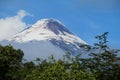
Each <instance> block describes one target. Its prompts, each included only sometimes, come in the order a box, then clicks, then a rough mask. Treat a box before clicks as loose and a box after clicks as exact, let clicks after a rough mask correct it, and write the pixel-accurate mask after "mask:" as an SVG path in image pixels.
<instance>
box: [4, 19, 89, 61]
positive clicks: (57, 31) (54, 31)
mask: <svg viewBox="0 0 120 80" xmlns="http://www.w3.org/2000/svg"><path fill="white" fill-rule="evenodd" d="M2 44H3V45H7V44H11V45H13V46H14V47H15V48H16V49H21V50H23V52H24V55H25V56H24V58H25V59H27V60H34V59H35V58H37V57H39V58H47V57H49V56H50V55H53V56H54V57H55V58H57V59H58V58H60V57H62V56H63V55H64V54H65V53H66V52H70V53H71V54H72V55H76V54H78V53H80V51H81V48H80V47H79V46H80V45H83V44H87V43H86V42H85V41H83V40H82V39H81V38H79V37H78V36H76V35H75V34H73V33H72V32H71V31H69V30H68V29H67V28H66V27H65V25H64V24H63V23H62V22H60V21H59V20H56V19H41V20H39V21H37V22H36V23H35V24H33V25H32V26H30V27H28V28H26V29H25V30H23V31H21V32H20V33H17V34H16V35H14V37H13V38H11V39H9V40H4V41H2Z"/></svg>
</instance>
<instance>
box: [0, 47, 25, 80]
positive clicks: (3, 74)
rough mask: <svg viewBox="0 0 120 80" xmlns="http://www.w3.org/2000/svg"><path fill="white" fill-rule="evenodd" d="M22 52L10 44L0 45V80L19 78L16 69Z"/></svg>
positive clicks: (18, 66) (17, 79)
mask: <svg viewBox="0 0 120 80" xmlns="http://www.w3.org/2000/svg"><path fill="white" fill-rule="evenodd" d="M22 58H23V52H22V51H21V50H20V49H17V50H16V49H14V48H13V47H12V46H11V45H8V46H1V45H0V80H13V79H16V80H19V79H20V78H18V74H17V71H18V70H19V69H20V68H21V63H22Z"/></svg>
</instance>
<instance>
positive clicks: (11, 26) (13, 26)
mask: <svg viewBox="0 0 120 80" xmlns="http://www.w3.org/2000/svg"><path fill="white" fill-rule="evenodd" d="M27 15H29V13H27V12H26V11H24V10H19V11H18V12H17V15H15V16H12V17H6V18H1V19H0V41H1V40H4V39H9V38H11V37H12V36H13V35H15V34H16V33H17V32H20V31H21V30H23V29H24V28H25V27H26V26H27V24H26V23H25V22H23V21H22V19H23V18H24V17H25V16H27Z"/></svg>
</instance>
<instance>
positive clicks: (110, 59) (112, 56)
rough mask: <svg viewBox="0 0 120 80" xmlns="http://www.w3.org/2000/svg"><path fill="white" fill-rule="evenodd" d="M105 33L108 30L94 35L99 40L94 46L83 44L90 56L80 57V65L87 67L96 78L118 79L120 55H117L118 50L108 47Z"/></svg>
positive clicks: (105, 79)
mask: <svg viewBox="0 0 120 80" xmlns="http://www.w3.org/2000/svg"><path fill="white" fill-rule="evenodd" d="M107 35H108V32H106V33H104V34H102V35H100V36H97V37H95V38H96V39H98V40H99V42H98V43H95V44H94V46H87V47H86V45H85V46H84V49H86V50H88V52H89V55H90V58H87V59H81V63H82V64H81V66H83V67H84V68H85V69H89V70H90V71H91V72H92V73H93V74H94V75H95V77H96V79H97V80H119V79H120V63H119V62H120V57H118V56H117V54H118V52H119V50H117V49H111V48H110V47H108V45H107V42H108V41H107ZM82 47H83V46H82Z"/></svg>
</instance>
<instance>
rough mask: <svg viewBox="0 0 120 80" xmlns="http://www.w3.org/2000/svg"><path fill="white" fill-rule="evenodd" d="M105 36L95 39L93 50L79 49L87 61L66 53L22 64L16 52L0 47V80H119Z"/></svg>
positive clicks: (118, 63)
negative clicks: (55, 57) (61, 57)
mask: <svg viewBox="0 0 120 80" xmlns="http://www.w3.org/2000/svg"><path fill="white" fill-rule="evenodd" d="M107 34H108V33H107V32H106V33H104V34H102V35H100V36H97V37H95V38H96V39H98V42H97V43H95V44H94V46H89V45H81V48H83V50H84V51H82V53H81V54H83V55H84V54H89V57H87V58H82V57H81V54H78V55H77V56H75V57H73V56H71V55H70V53H68V54H66V55H64V56H63V59H59V60H55V59H54V57H53V56H51V57H49V58H48V59H45V60H42V59H39V58H37V59H36V60H35V61H31V62H22V60H23V52H22V51H21V50H20V49H18V50H16V49H14V48H13V47H12V46H11V45H8V46H0V80H119V79H120V57H119V56H118V55H117V54H118V53H119V50H117V49H111V48H110V47H109V46H108V45H107V42H108V41H107Z"/></svg>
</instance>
